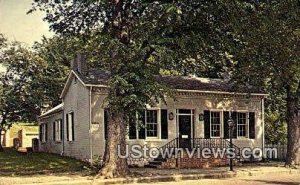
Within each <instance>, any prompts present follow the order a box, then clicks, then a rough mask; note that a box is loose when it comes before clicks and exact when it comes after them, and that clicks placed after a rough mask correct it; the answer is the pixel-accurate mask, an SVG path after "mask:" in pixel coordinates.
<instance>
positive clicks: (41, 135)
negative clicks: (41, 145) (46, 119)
mask: <svg viewBox="0 0 300 185" xmlns="http://www.w3.org/2000/svg"><path fill="white" fill-rule="evenodd" d="M42 128H43V127H42V125H40V141H42V138H43V131H42Z"/></svg>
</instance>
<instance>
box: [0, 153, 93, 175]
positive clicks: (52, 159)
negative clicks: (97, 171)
mask: <svg viewBox="0 0 300 185" xmlns="http://www.w3.org/2000/svg"><path fill="white" fill-rule="evenodd" d="M63 172H65V173H73V172H84V173H86V172H90V167H89V165H88V164H87V163H84V162H82V161H78V160H75V159H72V158H69V157H62V156H59V155H54V154H47V153H33V154H20V153H18V152H17V151H16V150H14V149H11V148H5V149H4V152H0V176H1V175H34V174H47V173H63Z"/></svg>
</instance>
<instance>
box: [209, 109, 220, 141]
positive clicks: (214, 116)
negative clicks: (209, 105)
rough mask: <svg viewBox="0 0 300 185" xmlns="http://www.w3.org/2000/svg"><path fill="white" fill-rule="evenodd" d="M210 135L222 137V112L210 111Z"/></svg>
mask: <svg viewBox="0 0 300 185" xmlns="http://www.w3.org/2000/svg"><path fill="white" fill-rule="evenodd" d="M210 114H211V115H210V128H211V129H210V135H211V137H221V113H220V112H210Z"/></svg>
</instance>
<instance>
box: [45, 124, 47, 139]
mask: <svg viewBox="0 0 300 185" xmlns="http://www.w3.org/2000/svg"><path fill="white" fill-rule="evenodd" d="M45 136H46V137H45V141H47V140H48V124H45Z"/></svg>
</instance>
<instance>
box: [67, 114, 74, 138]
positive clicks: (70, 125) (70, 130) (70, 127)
mask: <svg viewBox="0 0 300 185" xmlns="http://www.w3.org/2000/svg"><path fill="white" fill-rule="evenodd" d="M66 119H67V127H66V128H67V141H74V139H75V137H74V112H71V113H68V114H67V115H66Z"/></svg>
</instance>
